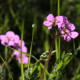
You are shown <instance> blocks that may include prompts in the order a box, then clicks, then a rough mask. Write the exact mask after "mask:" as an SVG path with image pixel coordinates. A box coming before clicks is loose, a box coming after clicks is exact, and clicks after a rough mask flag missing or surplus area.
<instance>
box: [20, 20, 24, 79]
mask: <svg viewBox="0 0 80 80" xmlns="http://www.w3.org/2000/svg"><path fill="white" fill-rule="evenodd" d="M21 27H22V31H21V76H22V80H24V68H23V58H22V40H23V33H24V20H23V22H22V26H21Z"/></svg>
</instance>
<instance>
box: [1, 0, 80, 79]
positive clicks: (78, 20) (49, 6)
mask: <svg viewBox="0 0 80 80" xmlns="http://www.w3.org/2000/svg"><path fill="white" fill-rule="evenodd" d="M57 11H58V10H57V0H0V34H5V33H6V32H7V31H9V30H11V31H14V32H15V34H18V35H21V26H22V22H23V21H24V41H25V44H26V46H27V48H28V52H29V50H30V45H31V38H32V25H33V24H35V26H34V27H35V32H34V40H33V50H32V54H33V55H34V56H35V57H37V58H38V59H39V56H40V55H41V54H42V53H43V52H45V51H49V49H50V46H51V32H50V30H48V29H47V27H45V26H44V25H43V21H44V20H45V18H46V16H47V15H48V14H50V13H51V14H53V15H54V16H57V13H58V12H57ZM60 15H63V16H66V17H68V19H69V20H70V22H71V23H74V25H75V27H76V31H77V32H79V33H80V0H60ZM79 37H80V36H78V37H77V38H76V39H75V40H74V42H75V48H77V47H78V46H79V44H80V38H79ZM0 47H1V48H0V54H1V55H2V56H3V58H4V47H3V46H2V45H1V44H0ZM63 51H65V52H74V47H73V40H71V41H70V42H66V41H64V40H63V38H61V53H62V52H63ZM54 59H55V58H54V57H53V59H52V61H53V60H54ZM0 62H1V60H0ZM31 62H32V63H34V62H35V61H34V60H33V59H32V61H31ZM1 63H2V62H1ZM10 64H11V66H14V67H15V69H18V70H17V72H16V71H15V69H14V67H13V68H12V69H11V70H12V71H14V73H15V72H16V74H17V75H16V76H15V75H14V73H13V76H14V80H17V78H18V76H19V75H20V69H19V68H18V66H15V64H16V63H15V62H14V60H13V61H12V62H11V63H10ZM51 64H52V63H51ZM79 64H80V53H79V52H78V54H77V56H75V58H74V59H73V60H72V61H71V62H70V64H68V66H67V67H66V69H65V73H66V75H65V76H64V77H65V80H71V79H72V78H73V77H74V73H76V69H77V68H78V65H79ZM18 72H19V73H18ZM61 80H64V79H63V78H62V79H61ZM72 80H74V79H72ZM76 80H77V79H76Z"/></svg>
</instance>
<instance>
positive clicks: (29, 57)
mask: <svg viewBox="0 0 80 80" xmlns="http://www.w3.org/2000/svg"><path fill="white" fill-rule="evenodd" d="M33 37H34V26H33V29H32V41H31V47H30V54H29V63H28V73H29V67H30V61H31V52H32V44H33Z"/></svg>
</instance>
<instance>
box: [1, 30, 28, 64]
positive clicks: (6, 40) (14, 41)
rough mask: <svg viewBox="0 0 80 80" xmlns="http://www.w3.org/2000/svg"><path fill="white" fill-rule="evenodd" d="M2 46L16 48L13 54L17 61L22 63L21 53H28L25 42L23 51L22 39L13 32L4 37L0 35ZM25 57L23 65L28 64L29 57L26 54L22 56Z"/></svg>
mask: <svg viewBox="0 0 80 80" xmlns="http://www.w3.org/2000/svg"><path fill="white" fill-rule="evenodd" d="M0 40H1V44H2V45H3V46H9V47H14V48H15V49H17V50H18V51H16V50H13V52H12V53H13V54H14V56H15V57H16V59H17V60H18V61H19V63H21V53H20V52H19V51H22V52H24V53H27V47H26V46H25V42H24V41H22V50H21V40H20V37H19V36H18V35H17V34H15V33H14V32H13V31H8V32H7V33H6V34H4V35H0ZM22 57H23V64H28V56H26V55H25V54H22Z"/></svg>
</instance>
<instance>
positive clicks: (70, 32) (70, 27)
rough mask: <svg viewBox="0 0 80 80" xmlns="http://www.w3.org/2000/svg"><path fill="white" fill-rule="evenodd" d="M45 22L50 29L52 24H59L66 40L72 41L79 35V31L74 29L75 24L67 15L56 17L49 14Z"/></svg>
mask: <svg viewBox="0 0 80 80" xmlns="http://www.w3.org/2000/svg"><path fill="white" fill-rule="evenodd" d="M43 24H44V25H45V26H48V29H52V26H58V29H59V31H60V33H61V36H62V37H63V38H64V40H66V41H70V40H71V38H73V39H75V38H76V37H77V36H78V35H79V34H78V32H75V31H74V30H75V26H74V24H72V23H70V22H69V21H68V19H67V17H65V16H57V17H54V16H53V15H52V14H49V15H48V16H47V20H46V21H44V22H43Z"/></svg>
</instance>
